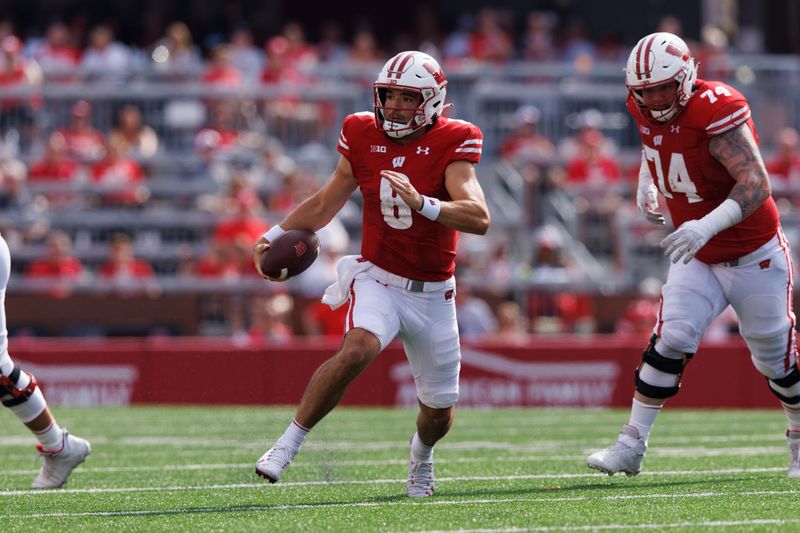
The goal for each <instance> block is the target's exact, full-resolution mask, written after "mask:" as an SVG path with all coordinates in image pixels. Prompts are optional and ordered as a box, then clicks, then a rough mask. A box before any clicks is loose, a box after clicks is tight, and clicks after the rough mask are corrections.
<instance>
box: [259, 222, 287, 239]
mask: <svg viewBox="0 0 800 533" xmlns="http://www.w3.org/2000/svg"><path fill="white" fill-rule="evenodd" d="M284 233H286V230H285V229H283V228H282V227H280V225H279V224H275V225H274V226H272V227H271V228H269V230H267V231H266V232H265V233H264V234H263V235H262V236H261V237H262V238H264V239H266V240H267V241H269V242H272V241H274V240H275V239H277V238H278V237H280V236H281V235H283V234H284Z"/></svg>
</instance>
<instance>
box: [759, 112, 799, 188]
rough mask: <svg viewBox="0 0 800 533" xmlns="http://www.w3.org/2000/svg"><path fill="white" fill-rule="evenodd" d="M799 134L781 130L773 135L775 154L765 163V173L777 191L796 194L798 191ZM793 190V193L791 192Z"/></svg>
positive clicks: (786, 129)
mask: <svg viewBox="0 0 800 533" xmlns="http://www.w3.org/2000/svg"><path fill="white" fill-rule="evenodd" d="M798 148H800V134H798V132H797V130H796V129H794V128H782V129H780V130H779V131H778V133H777V134H776V135H775V153H774V154H772V156H771V157H769V158H768V159H767V161H766V166H767V172H769V177H770V178H772V183H773V185H775V186H776V188H777V189H781V190H783V191H787V190H789V192H795V193H796V192H797V191H798V190H799V189H800V150H798ZM792 189H794V191H792Z"/></svg>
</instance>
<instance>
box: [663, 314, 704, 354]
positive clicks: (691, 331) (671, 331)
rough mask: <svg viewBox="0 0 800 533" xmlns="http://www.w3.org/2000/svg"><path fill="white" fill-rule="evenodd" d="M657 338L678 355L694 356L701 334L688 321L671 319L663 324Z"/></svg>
mask: <svg viewBox="0 0 800 533" xmlns="http://www.w3.org/2000/svg"><path fill="white" fill-rule="evenodd" d="M659 336H660V338H661V342H663V343H664V344H666V345H667V346H669V347H670V348H672V349H674V350H676V351H678V352H680V353H692V354H694V352H695V351H696V350H697V346H698V345H699V344H700V339H701V338H702V336H703V332H702V331H700V330H699V329H698V327H697V326H696V325H695V324H693V323H691V322H689V321H688V320H681V319H671V320H668V321H665V322H664V324H663V326H662V327H661V331H660V332H659ZM654 346H655V345H654Z"/></svg>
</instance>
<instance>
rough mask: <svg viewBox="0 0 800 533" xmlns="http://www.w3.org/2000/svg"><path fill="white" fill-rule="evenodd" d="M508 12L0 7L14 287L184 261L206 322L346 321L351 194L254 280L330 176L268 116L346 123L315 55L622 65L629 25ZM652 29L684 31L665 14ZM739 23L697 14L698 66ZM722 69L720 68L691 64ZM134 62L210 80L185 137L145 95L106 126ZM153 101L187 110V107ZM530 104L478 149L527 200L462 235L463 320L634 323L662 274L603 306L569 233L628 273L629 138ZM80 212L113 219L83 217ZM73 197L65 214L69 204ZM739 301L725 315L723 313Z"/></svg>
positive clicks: (110, 278)
mask: <svg viewBox="0 0 800 533" xmlns="http://www.w3.org/2000/svg"><path fill="white" fill-rule="evenodd" d="M420 20H422V21H424V20H428V19H426V18H425V17H421V18H420ZM431 20H432V19H431ZM516 28H517V25H516V21H514V20H511V19H510V16H509V13H508V12H505V11H502V10H497V9H492V8H485V9H481V10H480V11H479V12H477V13H474V14H469V15H464V16H462V17H461V18H460V22H459V25H458V27H457V28H456V29H455V31H453V32H451V33H449V34H443V33H442V32H441V31H440V30H439V29H438V28H437V27H435V26H431V25H430V24H424V23H420V24H419V25H418V27H417V32H418V33H417V34H416V35H406V34H401V35H398V36H397V37H396V41H397V42H395V43H393V45H392V46H393V48H392V49H391V50H389V49H386V48H381V47H380V46H379V40H378V39H377V38H376V35H375V33H374V31H373V30H371V29H370V28H368V27H364V28H360V29H358V30H357V31H355V32H353V33H352V34H351V35H350V36H349V38H348V37H345V34H344V31H343V28H342V26H341V25H339V24H337V23H336V22H330V23H328V24H326V25H325V26H324V30H323V31H322V36H321V38H320V40H319V41H317V42H308V41H307V40H306V38H305V35H304V30H303V27H302V26H301V25H299V24H297V23H294V22H288V23H287V24H285V26H284V27H283V30H282V31H281V32H280V33H279V34H277V35H273V36H270V37H268V38H267V39H266V40H265V41H264V42H257V41H256V37H255V36H254V34H253V32H252V31H251V30H249V29H248V27H247V26H246V25H244V24H243V25H241V26H239V27H237V28H236V29H235V30H234V31H232V32H231V33H230V35H227V36H221V35H216V36H214V38H207V39H206V42H204V43H202V45H203V46H200V45H198V43H196V42H194V41H193V38H192V33H191V31H190V29H189V27H188V26H187V25H186V24H184V23H182V22H174V23H172V24H170V25H169V26H168V27H167V28H166V29H165V31H164V34H163V36H162V37H161V38H159V39H157V40H156V41H155V42H153V43H151V44H150V45H148V46H147V47H145V48H137V47H134V46H132V45H130V44H125V43H122V42H120V41H118V40H117V39H116V38H115V33H114V28H113V27H112V26H111V25H108V24H99V25H97V26H94V27H91V28H88V30H87V31H83V32H81V31H76V28H75V27H72V26H70V25H68V24H65V23H63V22H60V21H56V22H52V23H51V24H50V25H49V26H48V27H47V28H46V31H45V32H44V33H43V34H41V35H36V34H29V33H27V32H24V31H22V29H21V28H16V27H15V26H14V24H13V21H10V20H0V141H2V142H0V231H2V234H3V236H4V237H5V238H6V240H8V242H9V245H10V246H11V250H12V259H13V261H14V270H15V272H17V275H16V277H21V278H22V280H23V281H30V282H31V283H29V284H27V285H26V284H25V283H22V284H17V286H16V287H17V289H15V285H14V283H13V282H12V286H11V290H24V291H30V292H31V293H34V294H38V295H39V296H41V295H45V296H48V297H52V298H66V297H69V295H70V294H71V293H72V292H73V291H75V290H90V289H91V290H97V287H102V288H105V289H106V290H109V291H114V292H118V293H124V294H129V295H138V296H142V295H144V296H145V297H157V296H158V295H159V294H160V293H161V292H162V291H164V290H170V289H168V286H169V285H170V283H171V284H172V285H175V284H176V282H175V280H176V279H177V280H180V279H184V280H186V279H189V280H193V281H194V282H195V283H196V285H194V286H195V287H206V288H207V287H208V286H209V284H216V285H217V286H218V287H219V288H220V290H219V291H218V292H214V291H211V293H210V294H207V295H206V300H205V305H204V318H205V319H206V324H205V326H204V328H203V332H204V333H206V334H229V335H233V336H234V338H236V339H237V340H238V341H240V342H242V343H247V342H253V339H262V340H263V339H269V340H270V341H280V340H285V339H287V338H289V337H291V336H292V335H296V334H332V335H335V334H339V333H340V332H341V331H342V325H343V318H342V313H343V312H344V311H345V309H344V308H341V309H340V310H337V311H335V312H334V311H330V310H329V309H328V308H327V307H326V306H323V305H321V304H320V303H319V302H318V299H319V296H320V295H321V293H322V291H323V289H324V287H325V286H326V285H327V284H328V283H330V282H332V281H333V280H334V279H335V276H336V271H335V265H336V261H337V259H338V257H340V256H341V255H342V254H344V253H356V252H357V250H358V245H359V243H358V227H357V222H356V223H355V224H352V223H351V224H346V223H347V216H348V213H358V205H357V204H358V200H357V199H355V198H354V199H353V203H352V205H350V206H348V207H346V208H345V212H344V213H343V219H342V220H340V219H336V220H334V222H333V223H332V224H331V225H330V226H329V227H326V228H324V229H323V230H322V231H321V232H320V233H321V240H322V253H321V255H320V258H319V259H318V260H317V262H316V263H315V264H314V265H313V266H312V268H311V270H309V271H308V272H307V273H305V274H303V275H302V276H300V277H298V278H297V279H296V280H292V282H290V283H288V284H281V285H277V284H267V283H265V282H261V281H260V280H259V278H258V277H257V276H256V275H255V272H254V270H253V268H252V264H251V262H252V257H251V246H252V244H253V242H255V240H257V238H258V237H259V236H260V235H261V234H262V233H263V232H264V231H265V230H266V229H268V227H269V225H270V224H271V223H275V222H276V221H279V220H280V219H281V217H282V216H283V214H285V213H286V212H288V211H289V210H291V209H292V208H293V207H294V206H296V205H297V203H298V202H300V201H302V200H303V199H304V198H305V197H307V196H308V195H309V194H310V193H311V192H313V191H314V190H315V189H316V187H317V186H318V185H319V184H320V183H321V181H323V180H324V179H326V177H327V173H328V172H330V170H331V169H332V168H333V166H332V164H331V163H332V162H333V161H335V156H336V154H335V147H334V146H323V145H321V144H320V143H319V142H317V143H309V144H308V145H307V146H304V147H301V149H300V150H295V151H291V150H288V149H287V148H286V146H285V145H284V143H283V142H282V141H283V140H282V139H281V138H280V135H277V134H275V133H274V132H280V131H281V127H280V125H281V124H282V123H285V122H292V123H297V122H301V123H305V124H308V125H309V127H311V128H312V129H315V128H316V129H319V130H324V131H329V130H333V129H338V127H339V124H338V122H337V120H338V118H339V117H337V116H335V112H334V110H333V109H332V107H331V106H329V105H326V103H325V102H324V100H323V101H316V102H308V101H304V100H303V99H302V98H301V97H300V96H299V95H298V91H299V90H300V89H301V88H309V87H315V86H319V85H322V84H323V83H324V79H321V74H320V72H324V70H320V68H321V67H324V66H326V65H327V66H331V65H345V66H347V67H348V68H349V69H351V70H352V72H355V73H356V74H357V76H356V81H357V82H358V83H359V84H361V85H363V86H364V87H369V86H370V84H371V82H372V80H373V78H374V76H375V73H376V72H377V70H378V68H379V66H380V64H381V63H382V61H384V59H385V58H386V56H387V54H390V53H394V52H395V51H396V50H398V49H421V50H423V51H426V52H428V53H430V54H432V55H434V56H436V57H439V58H442V61H443V65H444V68H445V70H446V71H447V69H449V68H464V67H465V65H480V64H488V63H491V64H504V63H507V62H509V61H514V60H521V61H531V62H543V61H554V62H568V63H570V64H572V65H577V66H579V67H580V66H581V65H583V67H581V68H587V69H588V68H590V67H591V63H592V62H594V61H610V62H619V63H620V64H622V62H623V61H624V59H625V57H626V56H627V53H628V46H629V44H630V43H624V42H621V41H620V39H619V38H617V37H615V36H614V35H603V36H601V37H599V38H594V39H590V38H589V37H588V36H587V35H586V33H585V31H583V29H582V27H581V25H580V24H579V23H578V22H576V21H571V22H565V21H561V20H559V19H558V18H557V17H556V16H555V15H554V14H552V13H548V12H531V13H530V14H529V15H528V16H527V19H526V22H525V27H524V30H523V31H522V32H519V31H516ZM659 29H662V30H665V31H672V32H675V33H681V29H680V24H679V22H678V21H677V20H676V19H675V18H672V17H667V18H665V19H663V20H662V21H661V23H660V25H659ZM747 35H748V38H747V39H746V40H742V42H739V43H730V42H728V41H727V39H726V36H725V34H724V33H722V32H721V31H720V30H717V29H715V28H706V29H705V30H704V32H703V36H702V37H703V38H702V40H701V41H700V42H692V43H690V46H691V47H692V50H693V51H694V53H695V55H697V56H698V57H699V59H700V61H701V65H703V67H701V68H710V67H711V66H713V67H714V68H717V69H722V70H723V71H724V69H725V64H726V63H725V60H724V59H725V57H726V54H728V52H729V51H731V50H733V49H736V48H737V47H738V50H739V51H745V52H758V51H760V50H759V46H760V45H759V43H760V40H759V39H758V37H757V36H755V37H754V36H753V35H752V33H751V34H747ZM718 74H724V72H701V76H709V77H714V76H716V75H718ZM142 76H144V78H143V77H142ZM144 79H146V82H147V83H150V86H151V87H153V86H155V87H158V86H160V85H159V84H165V85H166V86H169V85H170V84H176V83H187V82H188V83H196V84H198V85H200V86H203V87H205V88H209V87H210V88H217V89H219V90H220V91H222V92H221V93H220V94H219V95H218V96H217V97H215V98H203V99H201V100H200V105H201V107H202V109H201V110H200V113H199V116H200V117H201V118H202V120H201V122H202V123H201V124H199V125H197V127H194V129H192V131H190V136H191V146H188V147H186V148H187V149H183V148H180V147H175V146H169V145H166V144H167V143H165V142H164V141H163V139H161V138H160V135H159V133H158V132H157V130H158V128H157V127H155V126H156V125H155V124H154V123H149V122H148V120H147V116H146V114H145V113H144V110H143V109H142V107H141V105H139V104H137V103H133V102H128V101H117V102H114V104H113V105H112V106H104V108H103V112H104V113H108V111H109V109H110V110H113V113H114V116H113V117H112V119H108V117H106V118H107V120H104V123H106V124H109V126H108V127H99V126H98V123H97V120H96V118H97V111H98V110H97V108H96V105H95V104H94V101H93V99H92V98H91V89H92V88H93V87H99V86H108V85H112V86H123V85H126V84H131V83H145V81H142V80H144ZM619 84H620V85H621V84H622V76H621V75H620V79H619ZM270 86H280V87H282V88H283V89H287V88H288V89H290V90H289V91H288V92H287V91H286V90H284V91H283V92H282V93H281V95H280V96H278V97H274V98H269V99H266V100H264V101H263V102H262V103H257V102H254V101H253V100H246V99H241V98H239V97H230V98H227V97H226V96H225V93H224V91H225V90H226V89H236V88H242V87H270ZM58 87H63V88H65V90H68V89H69V88H73V89H74V88H75V87H77V88H78V92H77V94H80V93H81V90H82V88H85V89H86V93H87V95H86V96H85V97H83V98H75V99H74V100H73V101H71V102H70V105H69V107H68V109H65V110H64V112H63V113H61V114H60V115H58V114H56V113H53V112H52V110H50V109H48V107H47V105H46V104H47V100H46V91H44V89H46V88H58ZM623 94H624V93H623ZM369 104H370V103H369V102H363V104H362V105H361V106H360V107H359V108H358V109H348V110H347V112H355V111H361V110H364V109H368V106H369ZM159 112H160V113H163V114H168V113H170V112H176V113H178V114H182V116H185V115H192V114H193V113H195V110H193V109H192V108H191V107H189V108H181V110H180V112H177V111H175V110H174V109H173V110H171V111H170V110H167V109H160V110H159ZM542 115H543V110H542V109H540V108H539V107H537V106H535V105H530V104H525V105H521V106H519V107H518V108H517V109H516V110H515V111H514V113H513V115H512V116H511V117H510V121H511V123H510V124H508V128H507V129H508V130H509V131H510V133H509V134H508V135H507V136H505V137H504V138H502V139H497V140H496V145H497V146H498V147H499V148H498V150H497V151H496V153H485V154H484V161H486V162H487V164H496V163H498V162H499V164H508V165H510V166H511V167H513V168H514V169H515V171H516V172H518V174H519V176H520V177H521V179H522V182H523V184H524V196H525V197H524V199H522V206H523V216H522V219H521V220H519V221H518V223H517V224H516V225H514V226H512V227H510V228H505V229H507V230H509V231H506V232H504V233H500V234H497V235H496V236H495V237H496V238H492V239H483V240H478V239H474V238H471V236H464V237H463V238H462V245H461V248H462V250H460V251H459V256H460V258H461V262H460V263H459V270H458V272H457V275H458V277H459V283H460V284H459V293H458V299H457V304H458V306H459V321H460V324H459V325H460V328H461V331H462V334H463V335H464V336H465V338H497V339H503V340H504V341H511V342H513V341H514V340H519V341H524V339H525V337H526V335H527V334H529V333H531V332H536V333H560V332H578V333H588V332H593V331H604V332H608V331H613V330H617V331H621V332H636V333H641V334H645V333H646V332H647V331H649V329H650V328H651V327H652V323H653V319H654V316H655V308H656V303H657V299H658V292H657V288H654V284H655V280H653V279H652V278H647V279H646V280H645V281H646V283H645V282H642V283H640V284H639V286H638V287H634V288H633V289H632V290H630V291H629V296H631V297H629V298H627V300H625V301H623V303H622V304H619V305H617V306H616V307H614V306H609V305H608V304H607V302H606V301H605V300H603V299H602V297H601V296H602V295H600V296H599V295H598V290H596V288H594V289H593V288H591V287H590V285H591V284H590V283H589V282H591V281H592V279H591V276H590V275H589V274H587V270H586V268H584V266H582V265H581V260H580V257H578V256H577V255H576V254H575V251H574V249H573V248H574V243H575V242H580V243H582V244H583V246H584V247H585V248H586V250H587V252H588V253H589V254H591V255H592V256H593V257H596V258H600V259H601V260H604V261H605V263H606V265H605V266H607V267H608V268H610V271H611V272H616V273H617V274H620V275H624V274H625V273H624V272H620V271H621V270H623V269H624V264H623V263H624V259H623V258H622V257H621V253H620V249H619V247H620V243H619V242H618V239H617V237H616V233H615V232H614V231H613V229H614V227H615V224H617V222H616V218H615V217H616V216H617V215H618V213H619V212H620V211H621V210H624V209H627V210H630V209H631V201H630V195H631V191H632V184H633V183H634V180H635V176H636V175H637V172H638V167H639V159H638V153H637V152H635V151H633V152H630V151H629V152H624V151H623V150H620V147H619V146H617V144H616V143H615V142H614V141H613V140H612V139H610V138H609V137H608V136H607V135H606V133H605V132H604V127H603V125H604V124H603V123H604V116H603V114H602V113H601V112H600V111H598V110H596V109H585V110H583V111H582V112H581V113H579V114H578V115H577V116H576V119H575V122H574V128H573V134H572V135H567V136H563V137H562V138H558V139H556V138H549V137H548V136H547V135H545V134H544V133H542V132H541V131H540V127H539V126H540V123H541V120H542ZM195 122H197V120H195ZM189 123H191V121H189ZM479 125H480V124H479ZM310 138H311V139H317V140H319V139H322V138H323V136H322V135H315V134H312V135H310ZM766 141H767V143H766V144H768V146H769V148H770V149H769V153H770V156H769V158H768V168H769V170H770V173H771V176H772V178H773V186H774V188H775V190H776V191H777V193H778V194H779V195H780V193H781V192H782V191H788V190H790V189H792V188H793V187H794V188H796V187H798V186H800V146H799V145H800V136H798V132H797V131H796V130H795V129H792V128H789V127H787V128H784V129H781V130H780V131H779V132H778V134H777V136H776V138H775V139H774V140H773V139H768V140H766ZM482 172H483V171H482V169H481V168H479V175H480V174H481V173H482ZM559 194H560V195H562V197H563V199H564V200H565V201H566V202H567V203H568V204H569V205H570V206H571V208H572V209H574V211H575V212H576V213H577V217H578V220H579V221H580V224H579V225H578V227H577V230H576V232H575V233H576V234H575V235H572V236H571V237H573V238H574V239H575V240H570V234H569V232H566V233H565V231H564V230H563V228H560V227H558V226H557V225H553V224H551V223H550V221H549V220H548V219H546V218H545V216H544V215H543V214H544V213H546V212H547V209H546V207H545V202H550V204H549V205H556V204H554V203H553V202H555V201H556V200H557V196H554V195H559ZM554 198H555V200H554ZM785 207H786V208H787V209H791V208H792V207H793V206H791V205H785ZM165 212H169V213H172V215H173V216H172V217H171V218H170V217H167V218H166V219H165V222H164V223H163V224H161V226H160V227H159V226H158V225H156V226H154V227H156V229H155V230H153V229H152V228H150V229H149V230H141V231H140V230H139V229H137V228H140V226H141V224H143V223H144V222H145V221H149V220H154V219H156V218H158V217H159V216H161V215H162V214H164V213H165ZM92 213H96V214H103V215H104V216H106V218H102V219H101V218H98V219H97V220H98V221H99V222H91V223H88V224H87V225H82V224H81V219H82V218H83V219H84V220H85V221H86V222H89V219H90V218H91V217H90V215H91V214H92ZM195 215H197V217H195ZM70 216H71V217H72V218H71V219H70V220H75V219H77V222H70V223H69V224H67V223H65V222H63V221H64V220H67V219H69V217H70ZM60 217H65V218H63V219H62V218H60ZM192 217H195V218H197V220H199V222H197V223H196V224H194V226H192V228H190V229H188V230H186V231H187V232H189V233H190V234H191V235H190V237H188V238H175V239H174V240H170V238H169V237H168V236H169V230H170V229H171V227H172V226H180V223H181V222H184V221H188V220H190V219H191V220H195V218H192ZM91 220H94V219H91ZM129 220H130V221H132V222H126V221H129ZM355 220H356V221H357V217H355ZM172 229H174V228H172ZM176 231H177V230H176ZM192 231H194V233H191V232H192ZM184 237H186V236H184ZM520 243H524V244H522V245H520ZM36 280H49V283H43V284H37V283H36ZM474 280H480V283H475V282H474ZM204 282H205V283H206V284H205V285H203V283H204ZM176 286H179V287H183V289H182V290H192V288H191V287H192V286H191V285H189V286H188V287H189V288H188V289H187V288H186V287H187V285H181V284H180V283H177V285H176ZM587 286H588V287H590V288H588V289H586V288H585V287H587ZM226 287H227V289H226V290H222V289H223V288H226ZM254 287H258V288H257V289H255V288H254ZM575 287H584V289H582V290H577V289H575ZM206 292H208V291H206ZM10 313H11V315H12V316H13V310H11V311H10ZM598 317H604V318H598ZM733 318H734V320H732V321H730V323H726V324H724V325H722V326H721V331H726V330H728V329H730V328H731V327H735V317H733ZM732 324H733V325H732ZM34 329H35V328H34ZM29 331H31V332H33V333H35V331H34V330H29Z"/></svg>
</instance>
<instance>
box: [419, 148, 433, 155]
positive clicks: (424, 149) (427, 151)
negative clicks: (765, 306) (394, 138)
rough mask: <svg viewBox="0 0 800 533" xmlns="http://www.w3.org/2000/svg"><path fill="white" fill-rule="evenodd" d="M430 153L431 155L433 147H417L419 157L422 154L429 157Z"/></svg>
mask: <svg viewBox="0 0 800 533" xmlns="http://www.w3.org/2000/svg"><path fill="white" fill-rule="evenodd" d="M429 153H431V147H430V146H417V155H420V154H425V155H428V154H429Z"/></svg>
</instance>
